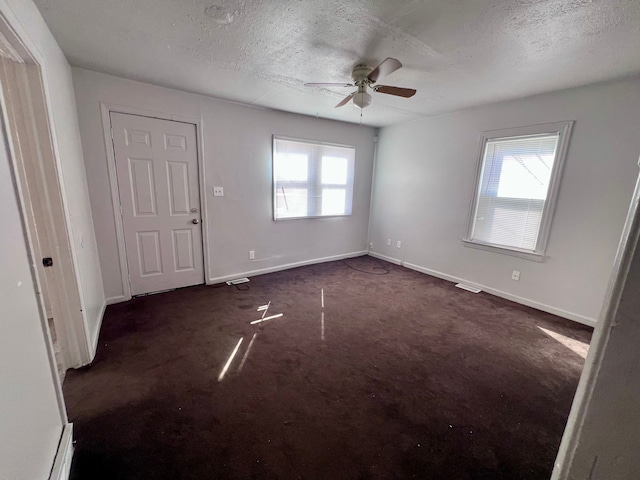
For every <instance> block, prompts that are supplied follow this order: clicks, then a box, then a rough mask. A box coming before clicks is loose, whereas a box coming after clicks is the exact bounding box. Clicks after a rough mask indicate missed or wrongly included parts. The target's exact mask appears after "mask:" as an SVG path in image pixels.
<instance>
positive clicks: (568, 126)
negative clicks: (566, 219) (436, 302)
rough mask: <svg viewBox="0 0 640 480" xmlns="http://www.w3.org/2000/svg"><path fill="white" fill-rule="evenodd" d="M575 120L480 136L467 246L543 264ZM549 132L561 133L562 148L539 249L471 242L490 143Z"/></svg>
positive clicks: (546, 206) (552, 182) (538, 244)
mask: <svg viewBox="0 0 640 480" xmlns="http://www.w3.org/2000/svg"><path fill="white" fill-rule="evenodd" d="M573 123H574V122H573V120H570V121H565V122H554V123H544V124H540V125H531V126H527V127H514V128H505V129H500V130H491V131H486V132H482V134H481V135H480V150H479V152H478V162H477V166H476V174H475V176H474V187H473V195H472V197H471V202H470V205H469V218H468V220H467V229H466V232H465V235H464V237H463V240H462V244H463V245H464V246H465V247H471V248H478V249H480V250H486V251H489V252H494V253H501V254H505V255H512V256H515V257H520V258H525V259H527V260H533V261H536V262H542V261H544V258H545V252H546V248H547V242H548V240H549V232H550V230H551V222H552V219H553V214H554V212H555V209H556V203H557V200H558V191H559V188H560V179H561V177H562V171H563V170H564V162H565V157H566V154H567V149H568V146H569V138H570V137H571V130H572V128H573ZM545 133H557V134H558V147H557V153H556V158H555V161H554V165H553V172H552V173H551V179H550V181H549V191H548V194H547V199H546V201H545V203H546V205H545V208H544V211H543V213H542V220H541V221H540V230H539V231H538V241H537V243H536V250H535V251H533V252H532V251H529V250H521V249H518V248H515V247H507V246H502V245H493V244H488V243H484V242H480V241H478V240H471V232H472V231H473V224H474V216H475V210H476V202H477V200H478V189H479V188H480V177H481V176H482V165H483V160H484V151H485V147H486V144H487V142H488V141H490V140H496V139H500V138H507V137H524V136H527V135H541V134H545Z"/></svg>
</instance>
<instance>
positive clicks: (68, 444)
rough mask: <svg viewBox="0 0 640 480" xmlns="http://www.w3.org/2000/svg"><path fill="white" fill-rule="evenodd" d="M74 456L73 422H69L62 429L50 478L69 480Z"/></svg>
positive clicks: (51, 479) (53, 479) (52, 479)
mask: <svg viewBox="0 0 640 480" xmlns="http://www.w3.org/2000/svg"><path fill="white" fill-rule="evenodd" d="M72 458H73V424H72V423H67V424H66V425H65V426H64V428H63V429H62V435H61V436H60V442H59V443H58V451H57V452H56V456H55V458H54V459H53V467H52V468H51V475H50V476H49V480H68V479H69V475H70V473H71V460H72Z"/></svg>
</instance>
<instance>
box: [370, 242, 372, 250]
mask: <svg viewBox="0 0 640 480" xmlns="http://www.w3.org/2000/svg"><path fill="white" fill-rule="evenodd" d="M369 250H373V242H369Z"/></svg>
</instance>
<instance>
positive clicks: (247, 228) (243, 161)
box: [73, 68, 375, 299]
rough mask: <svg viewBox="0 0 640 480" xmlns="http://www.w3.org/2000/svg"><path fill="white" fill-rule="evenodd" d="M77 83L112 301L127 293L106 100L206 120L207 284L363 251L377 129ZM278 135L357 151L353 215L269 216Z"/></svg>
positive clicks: (99, 80) (135, 85) (80, 78)
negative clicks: (217, 191)
mask: <svg viewBox="0 0 640 480" xmlns="http://www.w3.org/2000/svg"><path fill="white" fill-rule="evenodd" d="M73 81H74V86H75V92H76V103H77V106H78V117H79V119H80V133H81V136H82V144H83V150H84V153H85V160H86V169H87V178H88V181H89V186H90V195H91V206H92V210H93V218H94V220H95V228H96V234H97V238H98V251H99V253H100V260H101V265H102V272H103V281H104V285H105V291H106V295H107V297H110V298H113V299H120V298H121V297H122V295H123V290H122V281H121V272H120V268H119V264H118V262H117V261H116V260H115V259H117V258H118V250H117V242H116V231H115V223H114V222H115V219H114V212H113V208H112V203H111V192H110V187H109V180H108V173H107V157H106V151H105V140H104V134H103V125H102V118H101V114H100V102H105V103H109V104H118V105H123V106H126V107H135V108H138V109H143V110H150V111H153V112H159V113H161V114H170V115H174V116H183V117H190V118H193V119H196V120H201V122H202V134H203V135H202V138H201V141H202V143H203V145H204V163H205V184H206V190H207V197H206V198H207V208H208V213H209V223H208V225H206V228H207V234H208V238H209V249H208V254H209V279H208V280H209V281H211V280H219V279H221V278H225V277H233V276H237V275H244V274H250V272H252V271H256V270H262V269H270V268H274V267H278V266H283V265H287V264H291V263H296V262H304V261H308V260H312V259H319V258H324V257H331V256H338V255H346V254H350V253H353V252H362V251H365V250H366V249H367V229H368V222H369V202H370V193H371V173H372V168H373V167H372V163H373V136H374V134H375V130H374V129H373V128H369V127H360V126H357V125H353V124H346V123H340V122H335V121H329V120H322V119H316V118H312V117H306V116H302V115H295V114H290V113H284V112H278V111H273V110H264V109H259V108H254V107H249V106H246V105H239V104H233V103H229V102H225V101H221V100H216V99H213V98H209V97H203V96H199V95H193V94H189V93H184V92H180V91H176V90H171V89H167V88H162V87H157V86H153V85H149V84H145V83H140V82H134V81H130V80H125V79H122V78H118V77H113V76H109V75H104V74H100V73H96V72H91V71H87V70H81V69H75V68H74V69H73ZM212 81H215V80H212ZM199 134H200V132H199ZM274 134H279V135H286V136H291V137H298V138H306V139H316V140H323V141H327V142H336V143H342V144H349V145H354V146H355V147H356V171H355V186H354V200H353V214H352V215H351V216H350V217H338V218H324V219H306V220H290V221H281V222H274V221H273V220H272V218H273V214H272V200H271V198H272V192H271V188H272V186H271V145H272V135H274ZM214 185H215V186H222V187H224V193H225V196H224V197H222V198H220V197H215V198H214V197H213V195H212V191H211V189H212V187H213V186H214ZM249 250H255V252H256V260H254V261H250V260H249V256H248V253H249Z"/></svg>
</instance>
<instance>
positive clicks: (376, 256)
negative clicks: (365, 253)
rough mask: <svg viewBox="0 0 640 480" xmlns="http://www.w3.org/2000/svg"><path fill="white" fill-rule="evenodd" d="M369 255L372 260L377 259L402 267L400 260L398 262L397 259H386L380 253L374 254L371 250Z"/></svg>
mask: <svg viewBox="0 0 640 480" xmlns="http://www.w3.org/2000/svg"><path fill="white" fill-rule="evenodd" d="M369 255H371V256H372V257H374V258H379V259H380V260H384V261H385V262H389V263H393V264H395V265H402V260H399V259H397V258H391V257H387V256H386V255H382V254H381V253H376V252H374V251H373V250H370V251H369Z"/></svg>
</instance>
